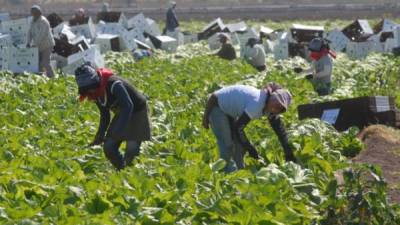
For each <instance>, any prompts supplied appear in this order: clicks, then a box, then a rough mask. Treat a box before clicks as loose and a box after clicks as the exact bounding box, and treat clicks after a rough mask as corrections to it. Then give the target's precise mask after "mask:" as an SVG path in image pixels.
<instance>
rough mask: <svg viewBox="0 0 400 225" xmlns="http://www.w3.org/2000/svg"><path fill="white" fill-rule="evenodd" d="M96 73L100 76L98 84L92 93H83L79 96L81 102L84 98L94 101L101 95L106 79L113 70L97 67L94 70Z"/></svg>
mask: <svg viewBox="0 0 400 225" xmlns="http://www.w3.org/2000/svg"><path fill="white" fill-rule="evenodd" d="M96 72H97V74H98V75H99V76H100V85H99V87H97V88H96V91H95V92H94V93H85V94H82V95H80V96H79V101H80V102H83V101H84V100H85V99H86V98H87V99H89V100H91V101H95V100H96V99H97V98H100V97H103V96H104V94H105V92H106V88H107V83H108V79H109V78H110V77H111V76H112V75H113V72H112V71H111V70H110V69H107V68H99V69H97V70H96Z"/></svg>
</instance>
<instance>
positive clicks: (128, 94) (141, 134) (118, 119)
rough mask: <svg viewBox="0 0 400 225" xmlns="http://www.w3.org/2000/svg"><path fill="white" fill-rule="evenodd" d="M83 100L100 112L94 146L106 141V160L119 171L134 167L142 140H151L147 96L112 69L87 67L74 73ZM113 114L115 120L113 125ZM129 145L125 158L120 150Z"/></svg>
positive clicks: (86, 65) (80, 68) (87, 65)
mask: <svg viewBox="0 0 400 225" xmlns="http://www.w3.org/2000/svg"><path fill="white" fill-rule="evenodd" d="M75 79H76V82H77V84H78V88H79V94H80V100H81V101H83V100H84V99H85V98H88V99H89V100H91V101H93V102H95V103H96V105H97V107H98V108H99V110H100V125H99V128H98V131H97V134H96V136H95V139H94V141H93V142H92V143H91V145H100V144H102V143H103V142H104V153H105V155H106V157H107V159H108V160H109V161H110V162H111V163H112V164H113V165H114V167H115V168H117V169H118V170H120V169H123V168H124V167H125V166H129V165H131V164H132V161H133V159H134V158H135V157H136V156H138V155H139V153H140V145H141V143H142V142H143V141H146V140H150V136H151V135H150V120H149V116H148V105H147V100H146V97H145V96H144V95H143V94H141V93H140V92H139V91H138V90H136V88H134V87H133V86H132V85H130V84H129V83H128V82H126V81H125V80H123V79H121V78H119V77H117V76H115V75H114V74H113V72H112V71H111V70H109V69H105V68H102V69H98V70H95V69H94V68H93V67H92V66H91V65H89V64H84V65H82V66H81V67H79V68H78V69H77V70H76V71H75ZM110 111H113V112H114V115H115V116H114V118H113V119H112V121H111V124H110ZM124 141H125V142H126V151H125V155H124V156H122V155H121V153H120V151H119V147H120V145H121V143H122V142H124Z"/></svg>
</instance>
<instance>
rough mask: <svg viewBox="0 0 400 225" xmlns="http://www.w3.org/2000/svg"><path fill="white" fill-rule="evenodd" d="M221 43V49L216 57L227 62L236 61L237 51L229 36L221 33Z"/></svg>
mask: <svg viewBox="0 0 400 225" xmlns="http://www.w3.org/2000/svg"><path fill="white" fill-rule="evenodd" d="M219 42H220V43H221V49H220V50H219V51H218V52H217V53H216V55H217V56H219V57H220V58H222V59H226V60H234V59H236V51H235V48H234V47H233V46H232V44H231V43H230V38H229V36H228V35H227V34H225V33H220V34H219Z"/></svg>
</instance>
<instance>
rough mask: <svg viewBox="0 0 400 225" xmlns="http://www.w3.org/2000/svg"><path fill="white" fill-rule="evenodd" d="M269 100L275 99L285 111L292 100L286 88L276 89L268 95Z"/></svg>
mask: <svg viewBox="0 0 400 225" xmlns="http://www.w3.org/2000/svg"><path fill="white" fill-rule="evenodd" d="M269 98H270V100H272V101H277V102H279V104H280V105H281V106H282V107H283V108H284V109H285V111H284V112H286V111H287V110H288V108H289V105H290V103H291V102H292V95H291V94H290V92H289V91H288V90H286V89H277V90H275V91H274V92H272V93H271V95H270V97H269Z"/></svg>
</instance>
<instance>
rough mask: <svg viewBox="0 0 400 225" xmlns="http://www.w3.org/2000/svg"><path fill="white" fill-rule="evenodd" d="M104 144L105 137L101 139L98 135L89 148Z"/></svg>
mask: <svg viewBox="0 0 400 225" xmlns="http://www.w3.org/2000/svg"><path fill="white" fill-rule="evenodd" d="M103 142H104V137H101V136H99V135H96V137H95V138H94V140H93V141H92V143H90V144H89V147H91V146H96V145H101V144H103Z"/></svg>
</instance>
